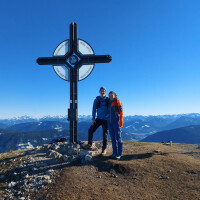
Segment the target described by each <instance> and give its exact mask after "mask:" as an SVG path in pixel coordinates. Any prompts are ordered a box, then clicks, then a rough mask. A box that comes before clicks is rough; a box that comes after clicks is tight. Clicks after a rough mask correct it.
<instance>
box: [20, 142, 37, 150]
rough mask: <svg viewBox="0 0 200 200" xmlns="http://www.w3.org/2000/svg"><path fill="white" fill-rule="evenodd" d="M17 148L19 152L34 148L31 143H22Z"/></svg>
mask: <svg viewBox="0 0 200 200" xmlns="http://www.w3.org/2000/svg"><path fill="white" fill-rule="evenodd" d="M17 147H18V150H23V149H31V148H34V146H33V145H32V144H31V143H30V142H27V143H20V144H18V145H17Z"/></svg>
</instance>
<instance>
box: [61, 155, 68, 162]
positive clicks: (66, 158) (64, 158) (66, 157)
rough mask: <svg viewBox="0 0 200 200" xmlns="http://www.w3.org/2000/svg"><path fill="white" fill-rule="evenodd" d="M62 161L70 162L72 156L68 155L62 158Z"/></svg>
mask: <svg viewBox="0 0 200 200" xmlns="http://www.w3.org/2000/svg"><path fill="white" fill-rule="evenodd" d="M62 159H63V161H64V162H68V161H69V160H70V156H68V155H63V156H62Z"/></svg>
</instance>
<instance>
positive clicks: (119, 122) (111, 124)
mask: <svg viewBox="0 0 200 200" xmlns="http://www.w3.org/2000/svg"><path fill="white" fill-rule="evenodd" d="M109 98H110V101H109V106H108V130H109V134H110V137H111V140H112V149H113V154H112V155H111V156H110V158H116V159H120V158H121V156H122V144H123V142H122V136H121V127H123V107H122V103H121V102H120V100H119V99H118V98H117V94H116V92H114V91H110V92H109Z"/></svg>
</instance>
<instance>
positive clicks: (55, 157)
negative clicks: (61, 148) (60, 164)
mask: <svg viewBox="0 0 200 200" xmlns="http://www.w3.org/2000/svg"><path fill="white" fill-rule="evenodd" d="M49 156H50V157H52V158H53V159H60V158H62V154H60V153H58V152H57V151H54V150H51V151H50V153H49Z"/></svg>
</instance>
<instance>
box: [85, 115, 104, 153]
mask: <svg viewBox="0 0 200 200" xmlns="http://www.w3.org/2000/svg"><path fill="white" fill-rule="evenodd" d="M99 126H102V129H103V147H102V149H103V150H104V149H106V147H107V142H108V126H107V120H104V119H98V118H97V119H96V120H95V123H94V125H91V126H90V128H89V130H88V144H90V145H92V139H93V133H94V132H95V131H96V130H97V128H99Z"/></svg>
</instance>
